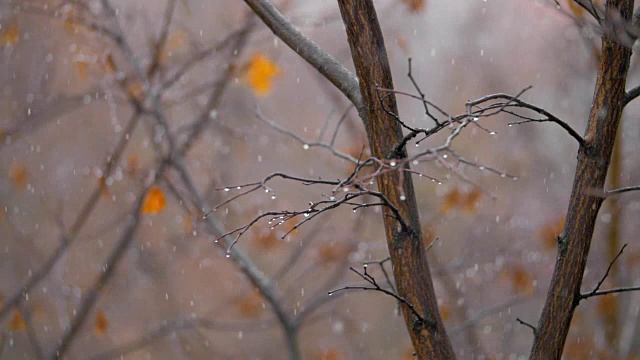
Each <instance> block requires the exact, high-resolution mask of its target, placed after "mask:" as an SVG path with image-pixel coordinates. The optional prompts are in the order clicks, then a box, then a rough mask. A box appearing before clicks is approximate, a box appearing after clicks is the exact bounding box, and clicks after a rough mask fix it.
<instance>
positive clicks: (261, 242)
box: [254, 230, 282, 250]
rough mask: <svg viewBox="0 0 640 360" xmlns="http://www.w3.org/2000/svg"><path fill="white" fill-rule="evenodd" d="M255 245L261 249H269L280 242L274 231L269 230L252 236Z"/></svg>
mask: <svg viewBox="0 0 640 360" xmlns="http://www.w3.org/2000/svg"><path fill="white" fill-rule="evenodd" d="M254 239H255V243H256V245H258V247H260V248H261V249H263V250H271V249H274V248H276V247H277V246H278V245H280V244H281V243H282V241H280V238H279V237H278V234H277V232H276V231H273V230H270V231H267V232H266V233H260V234H258V235H257V236H255V237H254Z"/></svg>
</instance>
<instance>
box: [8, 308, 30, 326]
mask: <svg viewBox="0 0 640 360" xmlns="http://www.w3.org/2000/svg"><path fill="white" fill-rule="evenodd" d="M26 328H27V323H26V322H25V321H24V317H23V316H22V313H21V312H20V311H19V310H14V311H13V316H12V317H11V321H9V330H11V331H22V330H24V329H26Z"/></svg>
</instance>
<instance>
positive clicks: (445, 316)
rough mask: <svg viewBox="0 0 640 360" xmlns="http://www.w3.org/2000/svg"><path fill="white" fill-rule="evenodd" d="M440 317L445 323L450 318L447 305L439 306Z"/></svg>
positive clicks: (449, 310) (449, 309)
mask: <svg viewBox="0 0 640 360" xmlns="http://www.w3.org/2000/svg"><path fill="white" fill-rule="evenodd" d="M440 316H441V317H442V320H443V321H447V320H448V319H450V318H451V308H450V307H449V306H448V305H445V304H442V305H440Z"/></svg>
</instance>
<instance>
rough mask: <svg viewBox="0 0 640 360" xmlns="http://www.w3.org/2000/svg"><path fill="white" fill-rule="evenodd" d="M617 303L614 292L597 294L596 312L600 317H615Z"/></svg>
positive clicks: (616, 314)
mask: <svg viewBox="0 0 640 360" xmlns="http://www.w3.org/2000/svg"><path fill="white" fill-rule="evenodd" d="M618 305H619V304H618V298H617V297H616V296H614V294H608V295H603V296H599V297H598V305H597V307H596V312H597V313H598V316H600V318H601V319H607V318H612V317H617V316H618V313H619V311H618Z"/></svg>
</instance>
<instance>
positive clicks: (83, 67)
mask: <svg viewBox="0 0 640 360" xmlns="http://www.w3.org/2000/svg"><path fill="white" fill-rule="evenodd" d="M74 64H75V65H76V71H77V72H78V76H79V77H80V79H86V78H87V75H88V74H89V63H88V62H86V61H84V60H76V61H74Z"/></svg>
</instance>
